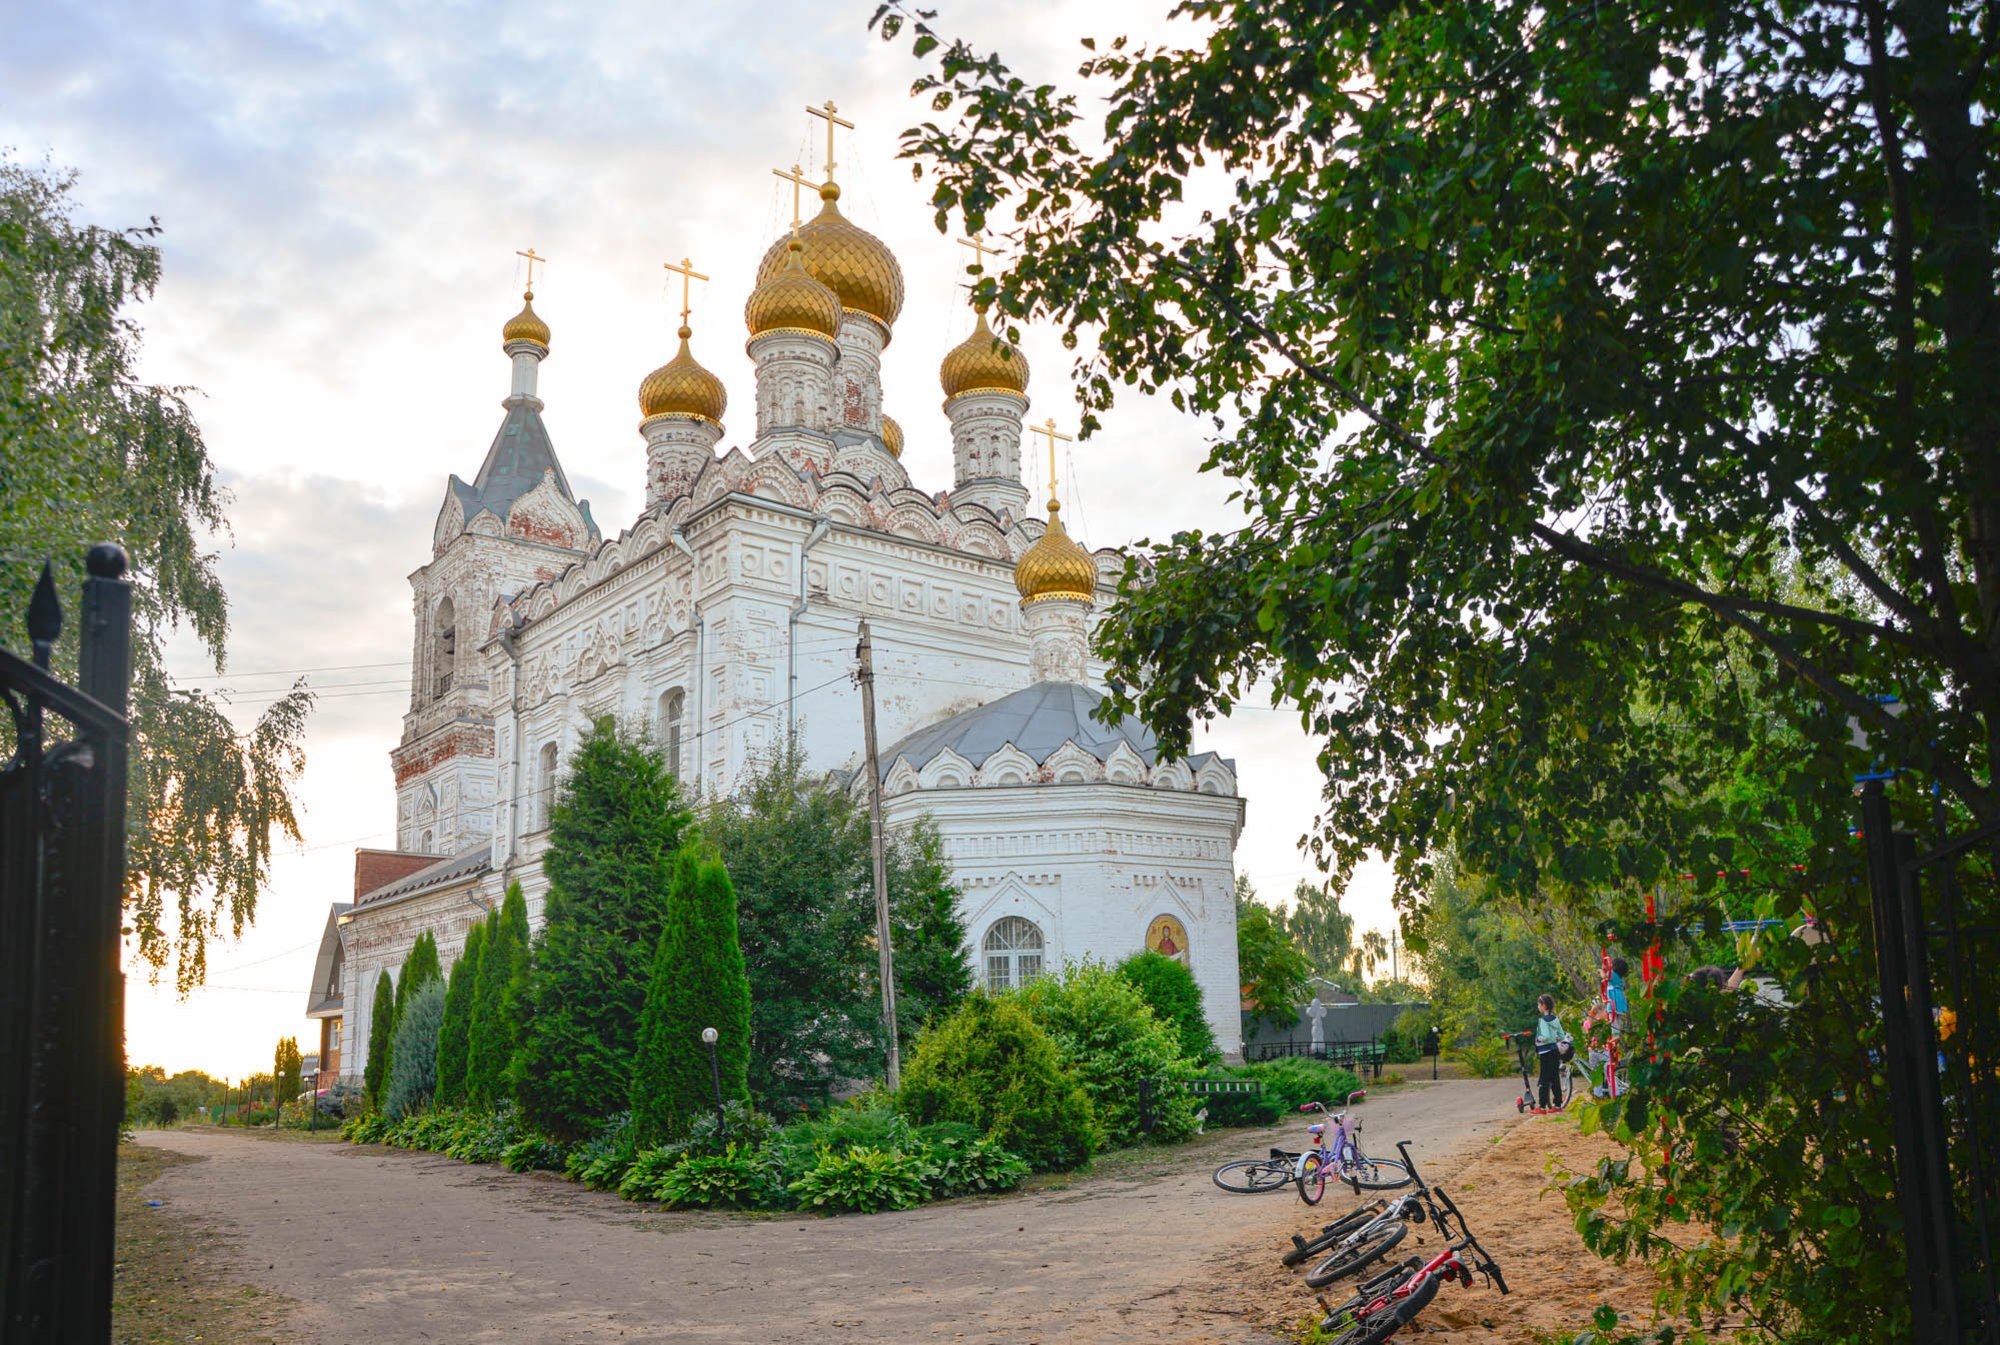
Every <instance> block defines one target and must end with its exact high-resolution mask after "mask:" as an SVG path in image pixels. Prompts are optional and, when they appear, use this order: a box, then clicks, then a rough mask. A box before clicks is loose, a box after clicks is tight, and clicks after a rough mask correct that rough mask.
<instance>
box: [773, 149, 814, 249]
mask: <svg viewBox="0 0 2000 1345" xmlns="http://www.w3.org/2000/svg"><path fill="white" fill-rule="evenodd" d="M771 176H772V177H781V178H783V179H784V180H785V181H787V182H789V183H791V184H792V232H793V233H795V234H796V233H797V232H798V231H799V192H800V190H801V189H803V188H806V187H816V186H817V185H818V184H817V183H814V182H812V181H810V180H808V179H807V177H806V175H805V170H804V169H802V168H800V167H799V166H798V165H797V164H793V165H792V171H791V172H789V173H787V172H786V171H785V170H784V169H782V168H773V169H772V170H771Z"/></svg>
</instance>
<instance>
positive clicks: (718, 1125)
mask: <svg viewBox="0 0 2000 1345" xmlns="http://www.w3.org/2000/svg"><path fill="white" fill-rule="evenodd" d="M721 1035H722V1034H721V1033H719V1032H717V1031H716V1030H715V1029H714V1028H712V1027H705V1028H703V1029H702V1030H701V1039H702V1041H704V1042H705V1043H707V1045H708V1077H709V1081H710V1082H711V1083H713V1084H714V1085H715V1135H716V1138H717V1139H720V1138H722V1134H723V1131H724V1130H725V1129H727V1123H726V1122H725V1121H724V1120H723V1119H722V1066H721V1065H719V1064H717V1063H716V1059H715V1039H716V1038H717V1037H719V1036H721Z"/></svg>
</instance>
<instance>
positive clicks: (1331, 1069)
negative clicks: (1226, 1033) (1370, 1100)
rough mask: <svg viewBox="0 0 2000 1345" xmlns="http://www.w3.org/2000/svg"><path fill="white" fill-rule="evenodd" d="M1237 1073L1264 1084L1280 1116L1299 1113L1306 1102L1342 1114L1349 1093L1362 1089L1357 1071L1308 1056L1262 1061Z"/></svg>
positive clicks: (1267, 1095)
mask: <svg viewBox="0 0 2000 1345" xmlns="http://www.w3.org/2000/svg"><path fill="white" fill-rule="evenodd" d="M1234 1072H1236V1073H1238V1074H1239V1075H1240V1076H1241V1077H1244V1078H1251V1079H1256V1080H1259V1081H1260V1082H1261V1083H1263V1085H1264V1096H1265V1097H1266V1098H1267V1099H1268V1100H1269V1101H1270V1103H1271V1105H1272V1106H1275V1107H1276V1108H1277V1109H1278V1113H1279V1116H1280V1117H1283V1116H1286V1115H1289V1114H1291V1113H1293V1112H1296V1111H1297V1110H1298V1108H1299V1106H1300V1104H1302V1103H1306V1102H1324V1103H1325V1104H1326V1105H1327V1106H1328V1107H1330V1108H1332V1109H1333V1110H1335V1111H1338V1110H1340V1109H1341V1108H1342V1107H1343V1106H1345V1105H1346V1104H1347V1096H1348V1094H1350V1093H1352V1092H1354V1091H1355V1090H1356V1089H1358V1088H1360V1087H1361V1080H1360V1079H1358V1078H1356V1077H1355V1075H1354V1071H1353V1070H1350V1069H1343V1068H1342V1067H1340V1066H1339V1065H1329V1064H1327V1063H1326V1062H1325V1061H1324V1060H1309V1059H1307V1058H1306V1057H1304V1056H1285V1057H1282V1058H1280V1059H1277V1060H1260V1061H1258V1062H1257V1063H1256V1064H1254V1065H1245V1066H1243V1067H1242V1069H1241V1070H1240V1071H1234Z"/></svg>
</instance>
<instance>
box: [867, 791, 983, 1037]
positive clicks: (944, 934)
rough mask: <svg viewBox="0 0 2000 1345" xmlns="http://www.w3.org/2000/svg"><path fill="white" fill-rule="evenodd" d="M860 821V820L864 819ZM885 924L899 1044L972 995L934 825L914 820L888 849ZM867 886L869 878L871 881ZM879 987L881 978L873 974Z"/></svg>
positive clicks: (954, 889)
mask: <svg viewBox="0 0 2000 1345" xmlns="http://www.w3.org/2000/svg"><path fill="white" fill-rule="evenodd" d="M863 816H864V819H865V816H866V815H865V814H864V815H863ZM888 878H889V919H890V927H891V929H892V931H893V937H894V939H895V947H896V1025H897V1032H898V1035H899V1039H900V1040H902V1041H911V1040H914V1039H915V1037H916V1035H917V1033H918V1032H919V1031H920V1030H922V1028H923V1027H924V1026H925V1025H926V1024H928V1023H931V1022H933V1021H935V1020H936V1019H937V1018H939V1017H940V1016H942V1015H944V1014H947V1013H949V1012H951V1011H952V1010H953V1009H955V1008H957V1007H958V1005H959V1002H960V1001H961V1000H963V999H964V998H965V997H966V996H967V995H968V994H970V993H972V962H971V960H970V959H969V958H968V957H967V956H966V952H965V920H964V918H963V917H962V916H961V915H960V914H959V907H958V897H959V892H958V885H957V884H956V883H954V882H953V881H952V878H951V862H950V861H949V860H948V859H946V858H945V853H944V840H943V838H942V837H940V836H939V835H938V829H937V824H936V823H934V822H932V821H931V819H930V818H928V817H919V818H918V819H917V820H916V821H915V822H914V823H912V824H911V825H910V826H909V827H907V828H905V829H904V830H902V831H900V832H896V833H892V834H891V835H890V837H889V845H888ZM870 879H871V881H872V879H873V875H872V874H871V875H870ZM875 980H876V982H877V983H878V984H879V980H880V973H879V971H878V972H877V973H876V977H875Z"/></svg>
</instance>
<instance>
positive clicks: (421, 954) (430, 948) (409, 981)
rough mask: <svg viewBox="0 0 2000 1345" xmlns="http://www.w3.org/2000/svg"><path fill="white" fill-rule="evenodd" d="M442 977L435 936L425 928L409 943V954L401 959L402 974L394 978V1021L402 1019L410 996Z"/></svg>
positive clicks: (441, 965)
mask: <svg viewBox="0 0 2000 1345" xmlns="http://www.w3.org/2000/svg"><path fill="white" fill-rule="evenodd" d="M443 979H444V968H443V964H442V963H441V962H440V960H439V958H438V946H437V936H436V935H434V934H432V933H431V932H430V931H429V930H425V931H424V932H423V933H421V934H419V935H417V939H416V942H415V943H413V944H411V945H410V951H409V954H408V956H406V957H405V958H404V959H403V974H402V975H401V976H400V977H398V978H397V980H396V1021H397V1022H399V1023H400V1022H402V1021H403V1010H404V1009H406V1008H408V1007H409V1004H410V996H412V995H414V994H416V993H417V991H419V990H421V989H423V988H424V987H425V986H426V985H428V984H430V983H431V982H432V981H441V980H443Z"/></svg>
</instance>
